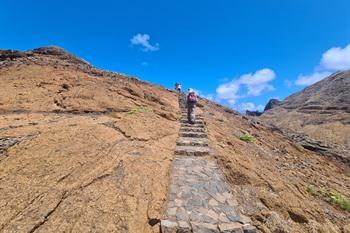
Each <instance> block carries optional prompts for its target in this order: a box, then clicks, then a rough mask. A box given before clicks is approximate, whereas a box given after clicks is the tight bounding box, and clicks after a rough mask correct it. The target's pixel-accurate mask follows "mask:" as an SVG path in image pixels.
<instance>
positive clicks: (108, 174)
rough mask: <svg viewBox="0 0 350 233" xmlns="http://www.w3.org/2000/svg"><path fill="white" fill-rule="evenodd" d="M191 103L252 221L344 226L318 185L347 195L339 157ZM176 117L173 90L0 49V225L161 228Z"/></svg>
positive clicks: (293, 226)
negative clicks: (332, 158)
mask: <svg viewBox="0 0 350 233" xmlns="http://www.w3.org/2000/svg"><path fill="white" fill-rule="evenodd" d="M198 111H199V112H202V113H203V115H204V117H205V120H206V121H207V129H208V134H209V137H210V141H211V146H212V147H213V149H214V150H215V151H216V159H218V161H219V163H220V165H221V168H222V169H223V171H224V173H225V174H226V178H227V181H228V182H229V183H230V185H231V188H232V191H233V193H234V194H235V196H236V198H237V201H238V203H239V206H240V207H241V211H242V212H243V213H244V214H247V215H249V216H251V217H252V219H253V220H254V224H255V225H256V226H257V228H258V229H259V231H261V232H342V231H344V232H345V229H346V225H348V227H349V224H350V221H349V217H350V214H349V213H348V212H347V211H345V210H342V209H341V208H340V207H338V206H337V205H333V204H331V203H329V202H327V200H326V199H325V196H324V194H325V192H326V191H332V192H336V193H339V194H342V195H344V196H346V197H347V198H349V197H350V191H349V190H350V177H349V169H348V167H347V168H345V169H344V168H342V167H339V166H337V165H335V164H333V163H332V162H330V161H328V160H327V159H326V158H324V157H320V156H318V155H317V154H315V153H313V152H309V151H307V150H305V149H303V148H302V147H300V146H297V145H296V144H294V143H293V142H292V141H290V140H289V139H287V138H285V137H284V136H282V135H280V134H279V133H278V132H274V131H273V130H271V129H268V128H265V127H264V126H262V125H261V124H258V123H254V122H252V121H251V120H249V119H247V118H244V117H242V116H241V115H239V114H237V113H235V112H233V111H232V110H229V109H226V108H223V107H221V106H219V105H216V104H213V103H211V102H209V101H206V100H201V101H200V108H199V109H198ZM179 117H180V112H179V108H178V102H177V95H176V94H175V93H173V92H171V91H168V90H166V89H164V88H161V87H158V86H155V85H150V84H148V83H145V82H141V81H138V80H136V79H133V78H129V77H126V76H125V75H119V74H112V73H108V72H104V71H101V70H98V69H96V68H94V67H92V66H91V65H89V64H88V63H86V62H85V61H83V60H81V59H79V58H76V57H75V56H73V55H70V54H67V53H66V52H65V51H64V50H61V49H58V48H55V47H50V48H42V49H40V50H34V51H29V52H26V53H23V52H16V51H1V52H0V212H1V215H0V232H140V233H141V232H142V233H143V232H145V233H148V232H159V224H157V219H160V218H161V216H162V214H163V212H164V209H165V204H166V198H167V189H168V181H169V168H170V166H171V161H172V159H173V151H174V148H175V142H176V139H177V134H178V129H179V123H178V122H177V119H178V118H179ZM242 132H249V133H250V134H252V135H253V136H254V137H255V138H256V140H255V142H244V141H242V140H240V139H239V135H241V134H242ZM149 222H150V223H152V225H153V224H155V225H154V226H153V227H152V226H150V224H149Z"/></svg>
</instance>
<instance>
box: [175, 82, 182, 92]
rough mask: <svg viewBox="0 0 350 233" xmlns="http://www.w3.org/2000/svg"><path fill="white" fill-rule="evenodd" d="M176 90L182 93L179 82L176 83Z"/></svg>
mask: <svg viewBox="0 0 350 233" xmlns="http://www.w3.org/2000/svg"><path fill="white" fill-rule="evenodd" d="M175 90H176V91H177V92H179V93H181V84H180V83H178V82H176V83H175Z"/></svg>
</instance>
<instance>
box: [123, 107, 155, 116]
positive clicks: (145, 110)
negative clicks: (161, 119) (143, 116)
mask: <svg viewBox="0 0 350 233" xmlns="http://www.w3.org/2000/svg"><path fill="white" fill-rule="evenodd" d="M150 111H151V109H150V108H147V107H142V106H141V107H135V108H132V109H130V111H129V112H128V114H130V115H132V114H135V113H142V112H150Z"/></svg>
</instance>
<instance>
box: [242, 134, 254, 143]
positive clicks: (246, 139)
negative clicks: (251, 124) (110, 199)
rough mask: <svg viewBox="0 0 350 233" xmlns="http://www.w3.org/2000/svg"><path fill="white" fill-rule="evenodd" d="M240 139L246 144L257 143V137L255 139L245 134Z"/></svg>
mask: <svg viewBox="0 0 350 233" xmlns="http://www.w3.org/2000/svg"><path fill="white" fill-rule="evenodd" d="M239 139H241V140H242V141H245V142H254V141H255V137H253V136H252V135H250V134H248V133H245V134H243V135H241V136H239Z"/></svg>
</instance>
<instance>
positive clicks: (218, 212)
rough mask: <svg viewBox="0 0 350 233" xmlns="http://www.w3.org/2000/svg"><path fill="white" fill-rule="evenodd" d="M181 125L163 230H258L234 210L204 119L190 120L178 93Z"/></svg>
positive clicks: (212, 232) (183, 232)
mask: <svg viewBox="0 0 350 233" xmlns="http://www.w3.org/2000/svg"><path fill="white" fill-rule="evenodd" d="M179 105H180V109H181V112H182V118H181V128H180V132H179V138H178V140H177V146H176V149H175V159H174V161H173V168H172V174H171V178H170V188H169V193H168V203H167V210H166V214H165V218H164V220H162V221H161V232H162V233H190V232H193V233H229V232H230V233H231V232H234V233H255V232H256V229H255V227H254V226H252V225H251V220H250V218H249V217H247V216H244V215H241V214H239V213H238V212H237V211H236V210H235V206H237V205H238V203H237V201H236V200H235V198H234V197H233V195H232V194H231V193H230V189H229V186H228V185H227V184H226V183H225V180H224V177H223V174H222V172H221V170H220V168H219V167H218V164H217V162H216V161H215V159H214V158H213V157H212V156H211V155H212V152H211V150H210V147H209V144H208V138H207V134H206V128H205V122H204V118H203V117H201V116H196V121H195V123H194V124H190V123H189V122H188V121H187V111H186V96H185V94H181V95H179Z"/></svg>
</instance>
